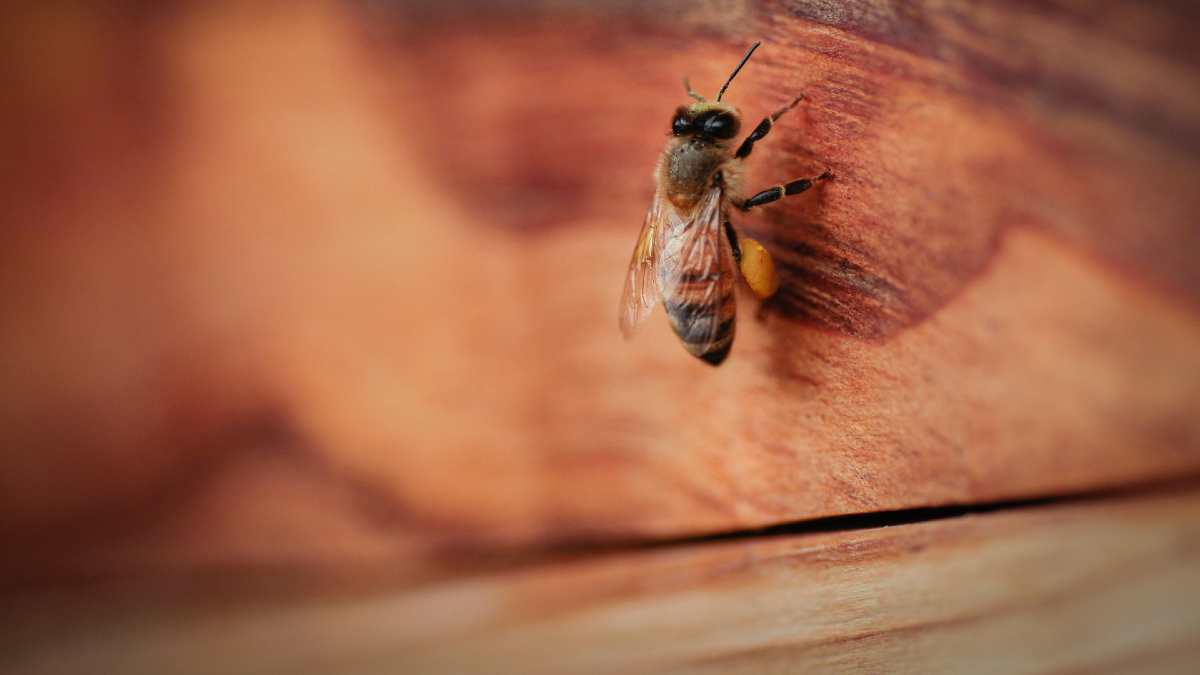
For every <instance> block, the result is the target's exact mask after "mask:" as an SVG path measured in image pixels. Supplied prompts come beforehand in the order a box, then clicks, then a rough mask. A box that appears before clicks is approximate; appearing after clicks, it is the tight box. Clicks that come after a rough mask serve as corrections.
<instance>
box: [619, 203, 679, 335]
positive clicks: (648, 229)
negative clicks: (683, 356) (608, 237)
mask: <svg viewBox="0 0 1200 675" xmlns="http://www.w3.org/2000/svg"><path fill="white" fill-rule="evenodd" d="M669 210H670V209H669V207H668V206H666V205H665V204H663V199H662V197H661V195H660V194H659V193H658V192H655V193H654V200H653V201H652V202H651V203H650V211H648V212H647V213H646V222H645V223H644V224H643V225H642V232H641V234H639V235H638V240H637V246H635V247H634V248H633V259H632V260H630V261H629V274H628V275H627V276H626V277H625V288H624V289H623V290H622V291H621V312H620V316H619V317H618V323H620V325H621V332H622V333H623V334H624V335H625V339H626V340H632V339H633V336H634V335H636V334H637V332H638V330H639V329H640V328H641V327H642V324H644V323H646V317H648V316H650V310H652V309H654V305H656V304H657V303H658V298H659V296H660V293H659V290H658V274H657V273H656V271H655V267H656V265H657V264H658V239H659V233H660V232H661V231H662V229H663V225H664V222H665V218H666V215H667V213H668V212H669Z"/></svg>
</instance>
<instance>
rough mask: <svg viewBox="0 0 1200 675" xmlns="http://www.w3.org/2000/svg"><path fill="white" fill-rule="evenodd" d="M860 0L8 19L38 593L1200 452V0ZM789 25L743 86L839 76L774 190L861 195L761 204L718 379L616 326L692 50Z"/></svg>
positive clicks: (7, 564) (430, 550)
mask: <svg viewBox="0 0 1200 675" xmlns="http://www.w3.org/2000/svg"><path fill="white" fill-rule="evenodd" d="M821 6H822V7H826V6H827V5H825V4H822V5H821ZM838 6H839V7H842V10H839V11H837V12H835V11H833V10H832V9H830V10H829V11H828V12H826V13H820V12H816V10H812V9H811V7H816V5H811V6H810V5H785V4H776V3H770V2H764V3H749V4H745V5H741V4H732V5H728V6H725V7H726V9H725V10H719V9H711V10H703V11H696V12H692V13H688V14H687V15H686V16H682V17H681V16H677V15H676V14H675V13H672V12H675V10H671V9H670V6H669V5H667V4H664V5H653V6H652V7H651V9H649V10H646V11H645V12H636V11H633V10H628V8H626V9H621V8H620V7H617V8H616V9H611V10H605V11H607V13H603V12H602V13H600V14H589V13H582V14H581V13H580V11H581V10H571V11H568V10H563V9H554V8H553V7H552V6H549V5H547V6H544V7H542V9H537V11H538V12H543V14H541V15H539V17H538V18H534V17H532V16H531V15H530V14H529V12H531V11H534V10H532V9H528V8H527V10H526V11H525V12H524V13H522V12H513V13H505V12H503V11H499V12H498V13H496V14H494V15H486V16H479V17H476V20H474V21H468V20H462V19H461V18H455V17H454V16H450V15H444V14H443V15H437V16H425V17H424V18H420V19H411V20H410V19H404V18H399V19H393V20H390V21H382V20H380V19H379V18H378V16H377V15H373V14H369V13H365V11H363V10H361V9H358V8H355V7H353V6H347V5H342V4H338V3H330V2H315V1H314V2H303V3H270V2H261V3H218V4H210V3H179V4H172V5H169V6H166V5H164V6H162V7H159V8H158V9H156V10H154V11H149V10H147V11H145V12H134V11H132V10H131V11H124V10H122V11H116V10H114V9H112V7H109V6H107V5H104V4H102V3H97V4H89V5H79V6H77V5H52V6H44V5H42V4H40V3H32V2H29V3H13V4H12V5H10V6H6V8H5V9H4V10H3V12H4V13H5V14H4V20H3V21H0V27H2V28H0V30H4V31H8V33H7V35H10V36H11V37H12V39H11V40H5V41H4V42H5V44H6V45H9V47H6V49H7V50H8V51H7V52H6V53H5V61H4V68H5V70H4V77H5V78H6V82H8V83H9V84H8V85H6V87H5V88H6V90H7V91H11V92H13V94H12V95H11V96H6V97H5V99H6V100H5V103H4V107H3V109H2V112H3V115H4V118H3V119H4V121H5V125H4V132H3V133H4V141H3V142H4V144H5V146H4V147H5V148H6V149H5V151H4V156H5V157H6V158H7V159H6V162H5V164H4V165H3V172H4V173H3V176H2V178H3V180H0V184H2V185H3V186H4V188H3V189H4V190H5V193H4V195H3V199H2V200H0V201H2V208H3V209H4V211H3V217H4V220H5V222H8V223H12V225H11V226H8V227H5V228H4V230H3V232H2V233H0V238H2V239H0V288H2V289H3V304H2V305H0V378H2V381H3V383H4V384H3V387H2V390H0V394H2V395H3V399H2V403H3V405H0V436H2V437H3V439H4V441H3V443H4V461H5V466H4V470H3V471H0V531H2V532H3V535H4V537H5V542H6V543H7V544H8V545H9V546H8V548H9V549H10V550H12V551H14V553H13V554H12V555H9V556H5V559H4V561H3V569H2V570H0V571H2V575H0V576H2V578H3V579H4V581H5V584H6V585H7V586H8V587H10V588H21V587H24V586H25V585H27V584H31V583H57V582H60V581H62V580H76V579H86V580H95V579H109V578H113V577H117V578H141V577H144V576H147V575H150V576H153V575H180V576H186V575H188V574H192V573H198V574H222V573H226V572H233V573H237V572H241V571H245V570H251V571H253V570H266V571H271V570H281V569H287V570H296V569H299V570H308V571H312V572H313V573H314V574H316V575H318V576H320V575H327V576H333V577H336V576H339V575H341V576H348V577H355V578H357V577H359V576H360V575H366V576H370V575H375V574H377V575H382V576H386V577H389V578H395V577H400V578H407V579H413V578H420V577H427V576H430V575H443V574H446V573H447V572H448V570H451V569H460V568H461V567H462V566H464V565H465V566H469V565H473V564H476V563H477V562H479V561H487V560H492V559H496V558H505V557H508V556H520V557H530V556H533V557H536V556H537V555H539V554H540V553H541V552H544V551H547V550H554V549H557V548H561V547H570V546H590V545H593V544H597V543H603V542H610V543H611V542H630V541H646V540H655V539H673V538H678V537H684V536H691V535H695V534H700V533H710V532H721V531H732V530H739V529H744V528H750V527H757V526H762V525H770V524H775V523H781V522H791V521H797V520H804V519H809V518H814V517H821V516H828V515H835V514H844V513H861V512H873V511H880V510H890V509H900V508H907V507H915V506H930V505H939V504H953V503H978V502H990V501H1002V500H1009V499H1017V498H1026V497H1031V496H1042V495H1060V494H1069V493H1074V492H1079V491H1087V490H1093V489H1097V488H1101V487H1104V486H1113V485H1123V484H1131V483H1137V482H1143V481H1149V480H1155V479H1160V478H1164V477H1171V476H1178V475H1182V474H1195V473H1196V472H1197V471H1200V415H1198V414H1197V403H1196V402H1197V401H1200V319H1198V317H1197V312H1196V301H1197V298H1198V297H1200V280H1198V277H1197V274H1198V272H1197V269H1198V268H1197V266H1196V265H1195V264H1194V263H1195V260H1196V259H1197V255H1200V243H1198V242H1200V239H1198V237H1200V235H1198V228H1197V225H1196V219H1195V214H1196V213H1197V212H1198V211H1200V193H1197V191H1196V190H1195V189H1194V186H1195V185H1196V184H1197V179H1198V178H1200V145H1198V143H1197V139H1200V125H1198V123H1197V120H1200V115H1197V114H1196V111H1197V110H1200V71H1198V67H1200V66H1198V65H1197V58H1196V54H1195V50H1194V47H1192V46H1191V45H1192V43H1191V41H1189V40H1177V39H1175V37H1172V36H1176V35H1177V33H1178V32H1179V31H1183V30H1186V29H1187V27H1188V26H1189V25H1191V24H1189V21H1192V20H1193V18H1194V17H1193V16H1192V14H1193V13H1192V12H1191V11H1190V10H1189V9H1187V8H1173V6H1171V5H1165V4H1164V5H1161V6H1159V5H1154V6H1153V7H1152V9H1148V10H1146V11H1145V12H1144V13H1139V16H1140V17H1142V19H1143V23H1142V24H1140V25H1141V26H1142V28H1141V29H1140V30H1141V32H1137V31H1134V30H1133V29H1132V28H1130V27H1129V25H1128V22H1124V21H1121V20H1119V17H1118V18H1114V16H1115V15H1111V13H1106V12H1107V11H1108V10H1103V8H1099V7H1096V8H1091V9H1089V8H1088V7H1074V6H1073V5H1068V4H1063V5H1061V6H1059V5H1053V4H1051V5H1046V6H1043V5H1036V6H1035V5H1028V6H1027V5H1023V4H1017V5H1015V6H1012V7H1009V6H1008V5H1004V6H1000V5H984V6H981V7H979V8H976V9H960V10H954V11H951V10H949V9H939V7H941V5H933V4H930V5H923V4H920V3H906V4H905V5H904V7H908V8H909V9H911V11H907V10H906V11H905V12H898V13H895V14H887V13H881V12H882V10H879V11H876V10H872V9H869V7H874V6H875V5H867V4H856V3H846V4H843V5H838ZM897 6H898V7H899V6H900V5H897ZM804 7H809V8H810V9H804ZM829 7H832V5H830V6H829ZM1105 7H1109V9H1110V10H1112V11H1113V12H1115V11H1117V10H1119V9H1120V7H1122V5H1118V4H1114V5H1112V6H1109V5H1105ZM106 8H107V9H106ZM535 9H536V7H535ZM1102 10H1103V11H1102ZM414 22H415V23H414ZM914 22H915V23H914ZM30 36H33V37H30ZM38 36H42V37H44V38H45V39H41V38H38ZM35 38H37V39H35ZM51 38H53V39H51ZM758 38H761V39H762V40H763V41H764V45H763V47H762V48H761V49H760V50H759V52H758V53H757V54H756V55H755V57H754V60H753V61H752V62H751V63H750V64H749V65H748V66H747V68H746V69H745V70H744V71H743V74H742V75H739V78H738V80H737V81H735V83H734V85H733V86H732V87H731V89H730V90H729V93H728V94H727V96H728V100H729V101H730V102H732V103H734V104H736V105H739V106H741V107H742V110H743V112H744V113H745V115H746V116H747V118H748V119H751V120H753V119H755V118H757V117H759V116H762V115H764V114H766V113H767V112H769V111H772V110H774V109H776V108H777V107H778V106H779V105H780V104H781V103H782V102H784V101H786V100H788V99H789V98H790V97H792V96H793V95H794V94H795V92H796V91H798V90H804V91H805V92H807V93H808V94H809V96H810V100H809V101H808V102H807V103H806V104H805V105H804V106H802V107H801V108H799V109H797V111H796V112H795V113H794V114H792V115H790V116H789V117H787V118H785V119H784V120H783V121H781V123H780V124H779V125H778V126H777V128H776V130H775V131H774V132H772V134H771V136H770V137H769V138H768V139H767V141H765V142H763V143H760V144H759V146H757V147H756V150H755V154H754V156H753V157H752V158H751V161H750V162H749V166H750V176H749V177H750V184H751V186H754V185H760V184H761V185H765V184H772V183H774V182H776V181H777V180H778V179H781V178H785V177H789V176H795V175H800V174H803V175H808V174H809V173H810V172H811V170H813V169H816V168H822V167H831V168H833V169H834V171H835V172H836V173H837V178H836V179H834V180H831V181H829V182H827V183H824V184H822V185H821V186H820V188H818V189H814V190H811V191H810V192H809V193H805V194H804V195H802V196H799V197H796V198H794V199H790V200H788V201H786V202H784V203H781V204H780V205H779V206H778V208H772V209H767V210H764V213H763V214H762V215H761V216H756V217H753V218H748V219H745V220H744V221H742V222H740V223H739V226H741V227H743V228H744V229H745V231H746V232H747V233H749V234H752V235H754V236H755V237H756V238H757V239H759V240H760V241H764V242H766V243H767V244H768V246H770V248H771V249H772V251H773V252H774V254H775V255H776V258H777V259H778V260H780V261H781V262H782V263H783V278H782V286H781V291H780V294H779V297H778V300H776V301H773V302H772V303H769V304H768V305H767V306H765V307H763V308H762V311H761V312H759V311H758V308H757V307H756V306H755V303H754V302H752V301H751V300H750V299H749V297H748V296H747V297H745V298H744V299H743V302H742V307H743V313H742V316H741V326H740V327H739V333H738V341H737V343H736V344H735V346H734V351H733V354H732V356H731V357H730V359H729V361H728V362H727V364H726V365H724V366H722V367H721V368H719V369H712V368H709V367H708V366H706V365H704V364H702V363H698V362H696V361H695V360H694V359H692V358H691V357H689V356H688V355H687V354H686V353H685V352H684V351H683V350H682V348H680V346H679V345H678V344H677V343H676V341H675V339H674V338H673V337H672V335H671V333H670V331H669V330H668V329H667V327H666V323H665V321H663V318H662V316H661V314H657V315H654V316H652V317H651V319H650V322H649V326H648V328H647V330H646V331H645V333H644V334H643V335H641V336H640V337H639V339H638V340H637V341H636V342H635V343H634V344H633V345H626V344H625V343H624V342H622V340H621V339H620V336H619V333H618V331H617V330H616V327H615V314H616V310H615V306H616V301H617V298H618V296H619V288H620V282H621V278H622V275H623V274H624V270H625V267H626V264H627V260H628V256H629V252H630V250H631V247H632V245H633V241H634V238H635V237H636V234H637V231H638V227H639V225H640V222H641V219H642V215H643V213H644V210H645V208H646V205H647V203H648V199H649V195H650V193H651V190H652V185H651V183H650V174H651V170H652V168H653V162H654V158H655V156H656V154H657V153H658V152H659V150H660V149H661V146H662V144H663V142H664V138H665V132H666V125H667V122H668V118H669V113H670V111H671V110H672V108H673V107H674V106H675V105H677V104H678V103H679V102H680V101H682V100H683V96H682V95H681V87H680V84H679V77H680V75H681V74H683V73H684V72H687V73H688V74H690V75H691V77H692V82H693V83H694V85H695V86H697V87H698V88H700V90H701V91H703V92H707V93H710V94H711V92H712V91H713V90H714V89H715V87H716V85H717V84H718V83H719V82H720V81H721V79H722V78H723V77H724V76H725V74H726V73H727V72H728V70H729V68H730V67H731V64H733V63H736V60H737V58H738V57H739V56H740V55H741V53H742V52H743V50H744V47H745V46H746V45H747V44H748V43H749V42H751V41H752V40H753V39H758ZM322 578H324V577H322Z"/></svg>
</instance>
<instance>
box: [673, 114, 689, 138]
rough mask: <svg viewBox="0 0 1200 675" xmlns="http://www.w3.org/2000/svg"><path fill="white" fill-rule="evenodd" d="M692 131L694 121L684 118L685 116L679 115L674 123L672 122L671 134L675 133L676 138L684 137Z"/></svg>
mask: <svg viewBox="0 0 1200 675" xmlns="http://www.w3.org/2000/svg"><path fill="white" fill-rule="evenodd" d="M691 130H692V121H691V120H690V119H688V118H686V117H684V116H683V115H677V116H676V117H675V119H674V120H672V122H671V132H672V133H674V134H675V135H676V136H682V135H684V134H686V133H689V132H691Z"/></svg>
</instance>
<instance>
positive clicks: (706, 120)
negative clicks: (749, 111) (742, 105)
mask: <svg viewBox="0 0 1200 675" xmlns="http://www.w3.org/2000/svg"><path fill="white" fill-rule="evenodd" d="M741 128H742V116H741V115H740V114H738V111H737V108H735V107H733V106H731V105H729V104H728V103H720V102H717V101H698V102H696V103H693V104H691V105H681V106H679V108H678V109H676V110H675V117H674V118H672V119H671V133H672V134H674V135H675V136H708V137H710V138H716V139H720V140H729V139H731V138H733V137H734V136H737V134H738V131H740V130H741Z"/></svg>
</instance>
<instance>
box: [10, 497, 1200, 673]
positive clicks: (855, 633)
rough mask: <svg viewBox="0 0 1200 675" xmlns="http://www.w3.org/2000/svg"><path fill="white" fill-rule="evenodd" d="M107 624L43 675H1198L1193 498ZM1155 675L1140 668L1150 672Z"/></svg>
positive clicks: (1199, 525)
mask: <svg viewBox="0 0 1200 675" xmlns="http://www.w3.org/2000/svg"><path fill="white" fill-rule="evenodd" d="M118 619H121V617H120V616H118V617H115V618H114V617H112V616H105V614H104V612H99V613H98V614H96V615H94V618H93V619H92V623H91V625H90V626H85V627H84V628H83V629H81V630H79V633H78V634H77V635H76V636H74V637H67V638H60V639H58V640H53V641H49V642H45V641H43V642H41V643H40V644H38V643H37V642H36V641H35V643H34V645H33V646H29V645H26V646H25V647H24V648H23V649H20V650H17V652H18V653H16V654H10V655H9V656H7V657H6V658H5V659H4V660H3V661H0V666H3V668H4V670H5V672H8V673H12V674H13V675H18V674H20V675H25V674H32V673H49V672H54V673H59V674H61V675H68V674H69V673H85V672H86V673H106V672H112V673H129V674H134V673H141V672H147V673H150V672H173V673H180V674H183V673H207V672H221V673H229V674H230V675H235V674H237V673H296V674H299V673H335V672H336V673H363V674H367V673H395V672H405V673H479V674H486V673H497V674H499V673H579V674H584V673H666V672H671V673H763V672H767V673H770V672H805V673H848V672H853V673H859V672H862V673H867V672H887V673H980V674H995V675H1000V674H1008V673H1029V674H1032V673H1047V674H1049V673H1122V672H1159V673H1181V674H1183V673H1192V672H1195V670H1194V665H1195V660H1194V656H1195V655H1196V653H1197V652H1196V645H1197V644H1200V491H1196V490H1191V491H1185V492H1176V493H1168V494H1166V495H1159V496H1148V497H1117V498H1108V499H1102V500H1086V501H1082V502H1078V503H1073V504H1060V505H1048V506H1037V507H1027V508H1021V509H1015V510H1009V511H999V512H993V513H987V514H980V515H970V516H963V517H957V518H949V519H944V520H937V521H929V522H923V523H916V524H908V525H900V526H894V527H885V528H879V529H870V530H857V531H847V532H837V533H829V534H811V535H794V536H780V537H770V538H764V539H753V538H752V539H744V540H735V541H726V542H709V543H697V544H692V545H685V546H676V547H670V548H664V549H660V550H652V551H644V552H634V553H623V554H615V555H606V556H601V557H599V558H594V559H591V560H586V561H580V562H575V563H559V564H550V565H543V566H536V567H533V568H530V569H525V570H520V571H512V572H503V573H494V574H490V575H482V576H477V577H474V578H468V579H463V580H459V581H453V582H447V583H442V584H435V585H432V586H428V587H426V588H423V589H419V590H411V591H407V592H403V593H398V594H387V593H384V594H379V595H375V596H372V597H370V598H366V599H361V600H349V601H342V602H310V603H301V604H298V605H286V606H281V607H280V606H276V607H263V608H257V609H255V608H249V609H247V608H241V609H239V610H237V611H226V612H220V611H214V610H212V609H209V610H207V611H204V612H194V613H192V614H190V615H189V614H188V613H187V612H186V611H184V612H180V611H179V610H177V609H176V610H172V611H170V612H166V613H162V612H159V613H152V614H150V615H149V616H142V617H140V618H138V619H136V620H130V619H127V618H126V619H123V620H118ZM1143 667H1144V668H1145V670H1139V668H1143Z"/></svg>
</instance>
